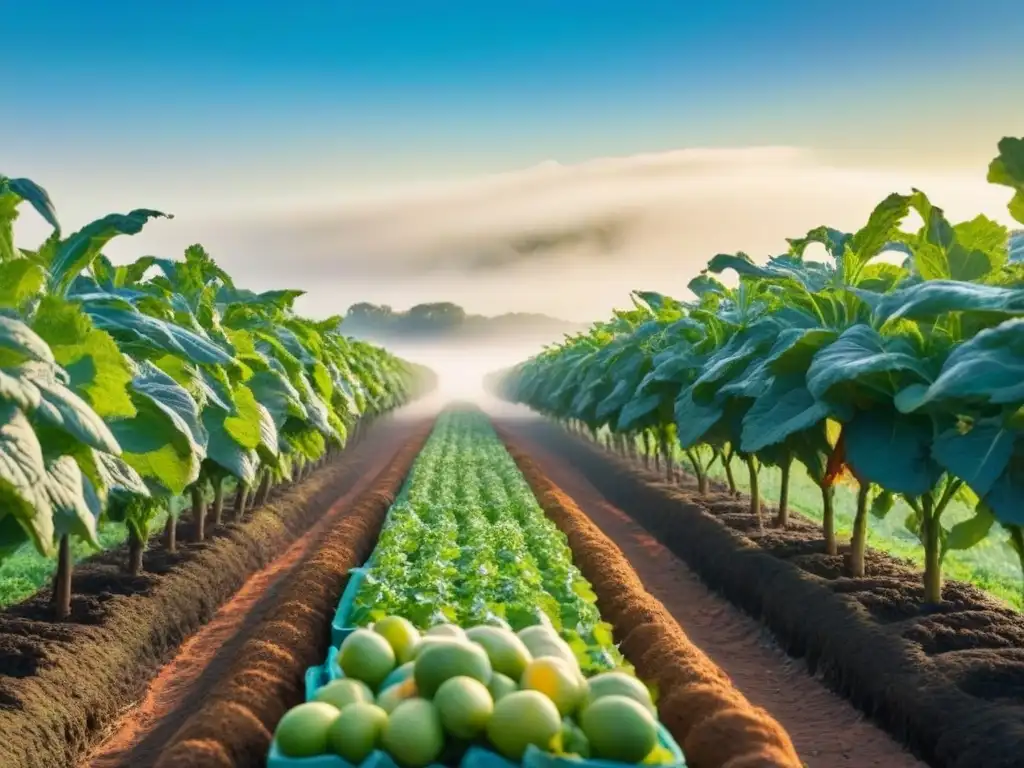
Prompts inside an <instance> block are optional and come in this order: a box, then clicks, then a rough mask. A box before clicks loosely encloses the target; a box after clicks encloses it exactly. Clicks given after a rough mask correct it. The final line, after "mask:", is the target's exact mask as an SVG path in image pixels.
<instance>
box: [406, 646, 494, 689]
mask: <svg viewBox="0 0 1024 768" xmlns="http://www.w3.org/2000/svg"><path fill="white" fill-rule="evenodd" d="M491 674H492V670H491V660H490V659H488V658H487V653H486V652H485V651H484V649H483V648H481V647H480V646H479V645H476V644H475V643H466V642H447V643H439V644H437V645H435V646H433V647H431V648H427V649H426V650H425V651H423V652H421V653H420V654H419V655H418V656H417V657H416V666H415V668H414V670H413V678H414V679H415V680H416V687H417V688H419V691H420V695H421V696H424V697H425V698H428V699H431V698H433V697H434V694H435V693H436V692H437V689H438V688H440V687H441V683H443V682H444V681H445V680H449V679H451V678H453V677H458V676H459V675H463V676H465V677H472V678H473V679H474V680H479V681H480V682H481V683H483V684H484V685H487V683H489V682H490V681H491Z"/></svg>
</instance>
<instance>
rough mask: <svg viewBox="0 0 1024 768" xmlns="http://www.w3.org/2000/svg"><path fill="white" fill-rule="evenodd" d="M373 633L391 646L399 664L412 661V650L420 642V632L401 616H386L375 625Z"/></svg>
mask: <svg viewBox="0 0 1024 768" xmlns="http://www.w3.org/2000/svg"><path fill="white" fill-rule="evenodd" d="M373 631H374V632H376V633H377V634H378V635H380V636H381V637H383V638H384V639H385V640H387V641H388V643H390V644H391V648H392V650H393V651H394V652H395V658H396V659H397V660H398V663H399V664H405V663H406V662H408V661H412V650H413V648H415V647H416V643H418V642H419V641H420V633H419V630H417V629H416V627H414V626H413V625H412V622H410V621H409V620H408V619H403V618H402V617H401V616H386V617H385V618H383V619H381V620H380V621H378V622H377V623H375V624H374V625H373Z"/></svg>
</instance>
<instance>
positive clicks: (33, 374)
mask: <svg viewBox="0 0 1024 768" xmlns="http://www.w3.org/2000/svg"><path fill="white" fill-rule="evenodd" d="M21 374H22V376H24V378H25V380H26V381H29V382H31V383H32V384H33V385H35V386H36V387H37V388H38V389H39V392H40V395H41V397H40V402H39V405H38V406H37V408H36V410H35V412H34V413H33V416H34V418H36V419H38V420H39V421H41V422H42V423H44V424H47V425H49V426H51V427H56V428H57V429H60V430H63V431H64V432H66V433H67V434H68V435H71V436H72V437H74V438H75V439H76V440H78V441H80V442H82V443H83V444H85V445H87V446H89V447H91V448H95V449H96V450H99V451H104V452H106V453H113V454H118V453H120V451H121V449H120V447H119V446H118V444H117V440H115V439H114V435H113V434H112V433H111V432H110V429H109V428H108V427H107V425H106V424H105V423H104V422H103V419H101V418H100V417H99V415H97V413H96V412H95V411H94V410H93V409H92V408H91V407H90V406H89V404H88V403H87V402H85V401H84V400H83V399H82V398H80V397H79V396H78V395H76V394H75V393H74V392H72V391H71V390H70V389H68V388H67V387H66V386H65V385H64V384H63V383H62V382H61V381H60V380H59V379H58V378H57V375H56V369H55V368H54V367H53V366H51V365H46V364H44V363H26V364H25V365H23V366H21Z"/></svg>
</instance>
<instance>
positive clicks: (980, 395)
mask: <svg viewBox="0 0 1024 768" xmlns="http://www.w3.org/2000/svg"><path fill="white" fill-rule="evenodd" d="M950 400H960V401H964V402H972V403H990V404H994V405H1009V404H1012V403H1021V402H1024V318H1020V319H1015V320H1007V321H1006V322H1005V323H1002V324H1000V325H999V326H997V327H996V328H991V329H987V330H984V331H981V332H980V333H979V334H978V335H977V336H975V337H974V338H973V339H970V340H969V341H966V342H964V343H963V344H961V345H960V346H958V347H957V348H956V349H954V350H953V351H952V352H951V353H950V355H949V357H947V358H946V361H945V363H943V366H942V370H941V371H940V373H939V376H938V377H937V378H936V379H935V381H934V382H932V383H931V384H930V385H924V384H914V385H910V386H908V387H906V388H905V389H904V390H902V391H901V392H899V394H898V395H897V396H896V401H895V402H896V407H897V408H899V409H900V410H901V411H903V412H904V413H910V412H912V411H915V410H917V409H919V408H922V407H925V406H928V405H941V404H943V403H946V402H948V401H950Z"/></svg>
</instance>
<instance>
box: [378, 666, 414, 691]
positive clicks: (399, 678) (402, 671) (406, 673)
mask: <svg viewBox="0 0 1024 768" xmlns="http://www.w3.org/2000/svg"><path fill="white" fill-rule="evenodd" d="M415 666H416V665H415V664H413V663H412V662H411V661H408V662H406V663H405V664H403V665H402V666H400V667H398V668H397V669H395V670H394V671H392V672H391V674H390V675H388V676H387V677H385V678H384V682H383V683H381V684H380V688H379V689H378V690H380V691H386V690H387V689H388V688H390V687H391V686H392V685H398V684H399V683H404V682H405V681H406V680H408V679H409V678H410V677H412V671H413V669H414V668H415Z"/></svg>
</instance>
